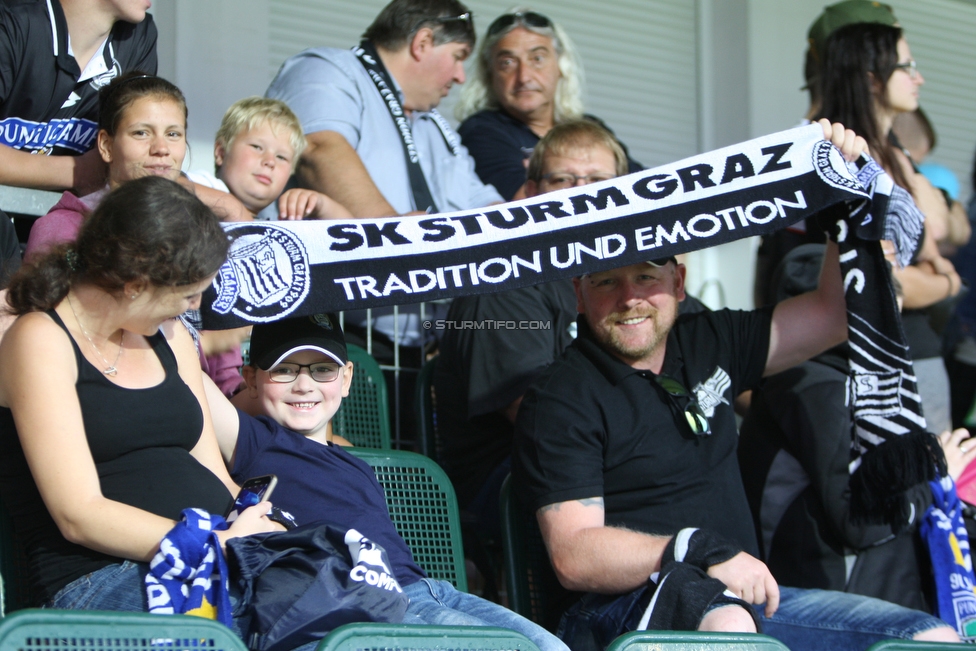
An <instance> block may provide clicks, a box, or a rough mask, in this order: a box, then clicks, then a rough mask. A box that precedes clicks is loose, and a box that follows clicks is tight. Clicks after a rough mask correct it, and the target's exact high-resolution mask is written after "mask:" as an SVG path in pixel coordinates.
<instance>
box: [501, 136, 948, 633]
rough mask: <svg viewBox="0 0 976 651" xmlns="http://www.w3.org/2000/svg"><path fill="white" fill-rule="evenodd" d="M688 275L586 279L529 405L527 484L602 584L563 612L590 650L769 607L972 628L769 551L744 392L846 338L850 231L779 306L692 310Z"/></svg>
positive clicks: (554, 543) (803, 629)
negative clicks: (779, 564) (839, 588)
mask: <svg viewBox="0 0 976 651" xmlns="http://www.w3.org/2000/svg"><path fill="white" fill-rule="evenodd" d="M825 135H826V136H827V137H830V138H831V139H832V140H833V142H834V143H835V144H836V145H838V146H839V147H841V148H842V151H843V153H844V155H845V156H846V157H847V158H848V160H851V159H852V158H853V157H856V155H857V154H858V153H859V149H860V148H861V147H862V146H863V141H862V140H860V139H856V140H855V138H854V136H853V134H852V133H851V132H849V131H848V132H846V133H845V132H844V130H843V128H842V127H840V125H834V127H833V128H831V127H830V126H829V125H828V126H825ZM684 279H685V269H684V266H683V265H680V264H677V263H676V262H675V261H674V259H673V258H669V259H666V260H659V261H656V262H652V263H642V264H636V265H632V266H629V267H624V268H621V269H614V270H610V271H606V272H600V273H595V274H590V275H587V276H583V277H581V278H577V279H576V280H575V281H574V286H575V289H576V296H577V309H578V310H579V312H580V313H581V315H582V316H581V317H580V318H579V321H578V330H579V335H578V338H577V340H576V341H575V342H574V343H573V345H571V346H570V347H569V348H568V349H567V350H566V352H565V353H564V354H563V356H562V357H560V358H559V359H557V360H556V362H554V363H553V364H552V365H551V366H550V367H549V368H548V369H547V370H546V371H545V372H544V373H543V375H542V376H541V377H540V379H539V380H537V381H536V382H535V383H534V384H533V386H532V387H531V388H530V389H529V391H528V392H527V393H526V395H525V398H524V399H523V401H522V404H521V406H520V409H519V414H518V420H517V423H516V436H515V453H514V456H513V478H514V481H515V482H516V485H515V491H514V493H515V494H516V495H519V496H520V497H521V498H522V499H523V501H525V503H526V505H527V506H528V507H530V508H531V509H533V510H534V511H535V512H536V514H537V518H538V521H539V525H540V528H541V530H542V535H543V538H544V539H545V541H546V546H547V548H548V551H549V556H550V558H551V560H552V563H553V567H554V569H555V571H556V574H557V576H558V577H559V580H560V582H561V583H562V584H563V585H564V586H565V587H567V588H569V589H572V590H578V591H582V592H585V593H587V594H586V595H585V596H584V598H583V599H582V600H581V601H580V602H579V603H578V604H576V605H575V606H574V607H573V608H571V609H570V610H569V611H568V612H567V614H566V616H564V619H563V622H562V624H561V626H560V631H559V633H560V635H561V637H563V639H564V641H566V642H567V644H568V645H569V646H570V647H571V648H573V649H574V650H576V651H583V650H591V649H592V650H596V649H602V648H604V647H605V646H606V645H607V644H608V643H609V642H610V641H612V640H613V638H614V637H616V636H617V635H619V634H620V633H622V632H625V631H627V630H633V629H636V628H647V627H650V628H677V629H685V630H687V629H696V628H697V629H700V630H733V631H750V630H752V631H754V630H756V624H757V621H755V620H754V619H753V618H754V616H755V617H757V619H761V620H762V628H763V630H764V631H765V632H767V633H769V634H771V635H773V636H775V637H778V638H780V639H781V640H783V641H785V642H786V643H787V645H788V646H790V647H791V648H793V649H800V648H831V649H859V648H866V647H867V646H869V645H870V644H871V643H873V642H874V641H877V640H880V639H883V638H886V637H906V638H911V637H915V638H918V639H957V638H956V636H955V633H954V631H953V630H952V629H950V628H949V627H948V626H946V625H945V624H944V623H942V622H941V621H940V620H937V619H935V618H933V617H931V616H929V615H926V614H924V613H921V612H917V611H912V610H908V609H904V608H901V607H898V606H893V605H891V604H887V603H886V602H882V601H878V600H870V599H867V598H864V597H857V596H854V595H847V594H843V593H837V592H828V591H808V590H797V589H792V588H783V589H782V590H780V588H779V587H778V586H777V584H776V581H775V580H774V579H773V577H772V575H771V574H770V573H769V570H768V569H767V568H766V566H765V565H763V564H762V563H761V562H760V561H759V560H757V559H756V558H755V556H756V554H757V552H758V550H757V544H756V539H755V532H754V530H753V527H752V523H751V515H750V512H749V507H748V504H747V502H746V498H745V493H744V490H743V487H742V480H741V478H740V476H739V469H738V464H737V461H736V444H737V433H736V428H735V416H734V413H733V410H732V405H731V402H732V399H733V398H734V397H735V396H736V395H737V394H738V393H739V392H741V391H743V390H745V389H748V388H750V387H752V386H753V385H755V384H756V383H757V382H758V381H759V379H760V378H761V377H763V376H764V375H770V374H773V373H776V372H779V371H781V370H784V369H786V368H789V367H791V366H793V365H795V364H797V363H799V362H801V361H803V360H805V359H808V358H809V357H811V356H812V355H814V354H816V353H818V352H820V351H822V350H825V349H826V348H829V347H830V346H833V345H836V344H837V343H839V342H840V341H842V340H843V339H844V338H845V337H846V304H845V301H844V296H843V287H842V284H841V278H840V267H839V262H838V258H837V247H836V245H830V246H829V247H828V252H827V255H826V257H825V262H824V266H823V272H822V275H821V280H820V285H819V287H818V289H817V290H816V291H814V292H810V293H808V294H804V295H802V296H798V297H795V298H792V299H789V300H787V301H784V302H782V303H780V304H778V305H777V306H776V307H775V308H772V307H769V308H765V309H762V310H757V311H754V312H733V311H729V310H720V311H717V312H703V313H698V314H693V315H684V316H682V317H681V318H680V319H678V318H677V315H678V303H679V302H680V301H681V300H683V299H684V297H685V291H684ZM657 573H660V575H657ZM652 575H656V576H654V577H653V578H654V579H655V580H656V581H658V582H659V587H658V589H657V593H654V591H653V586H652V587H650V588H649V587H648V577H651V576H652ZM652 597H653V598H652ZM747 604H755V605H762V604H765V608H764V609H762V611H761V613H760V610H759V609H758V608H757V609H755V611H754V610H753V609H752V608H743V607H740V606H745V605H747Z"/></svg>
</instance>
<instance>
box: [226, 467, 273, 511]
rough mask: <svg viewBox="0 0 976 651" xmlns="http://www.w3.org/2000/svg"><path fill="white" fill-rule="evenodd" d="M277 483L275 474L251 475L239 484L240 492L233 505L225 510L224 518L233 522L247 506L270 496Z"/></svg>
mask: <svg viewBox="0 0 976 651" xmlns="http://www.w3.org/2000/svg"><path fill="white" fill-rule="evenodd" d="M277 485H278V478H277V477H276V476H275V475H261V476H260V477H252V478H250V479H248V480H247V481H246V482H244V485H243V486H241V492H240V493H238V494H237V499H235V500H234V506H232V507H231V508H230V511H228V512H227V516H226V517H225V518H224V519H225V520H227V522H233V521H234V520H236V519H237V516H239V515H240V514H241V512H242V511H243V510H244V509H246V508H247V507H249V506H254V505H255V504H257V503H258V502H263V501H264V500H267V499H269V498H270V497H271V493H272V492H273V491H274V489H275V486H277Z"/></svg>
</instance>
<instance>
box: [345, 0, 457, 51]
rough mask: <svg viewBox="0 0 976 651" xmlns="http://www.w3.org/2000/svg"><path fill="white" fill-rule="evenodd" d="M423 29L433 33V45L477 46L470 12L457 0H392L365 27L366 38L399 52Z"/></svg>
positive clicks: (375, 43) (374, 43) (364, 34)
mask: <svg viewBox="0 0 976 651" xmlns="http://www.w3.org/2000/svg"><path fill="white" fill-rule="evenodd" d="M424 27H430V28H431V29H432V30H434V45H443V44H444V43H454V42H458V43H467V44H468V45H470V46H471V47H474V41H475V31H474V19H473V18H472V16H471V10H470V9H468V8H467V7H465V6H464V5H463V4H461V3H460V2H459V1H458V0H393V2H391V3H390V4H388V5H386V6H385V7H383V9H382V10H381V11H380V13H379V14H378V15H377V16H376V19H375V20H373V24H372V25H370V26H369V27H367V28H366V31H365V32H364V33H363V38H365V39H369V40H370V41H371V42H372V43H373V45H375V46H377V47H381V48H384V49H386V50H390V51H393V52H396V51H398V50H400V49H401V48H403V47H404V46H406V45H408V44H409V43H410V40H411V39H412V38H413V36H414V34H416V33H417V32H419V31H420V30H421V29H422V28H424Z"/></svg>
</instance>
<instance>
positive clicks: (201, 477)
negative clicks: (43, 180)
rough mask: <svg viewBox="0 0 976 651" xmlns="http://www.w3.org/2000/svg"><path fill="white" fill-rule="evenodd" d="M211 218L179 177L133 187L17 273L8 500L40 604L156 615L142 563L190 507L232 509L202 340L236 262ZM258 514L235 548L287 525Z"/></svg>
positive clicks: (4, 435) (3, 396)
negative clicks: (195, 331)
mask: <svg viewBox="0 0 976 651" xmlns="http://www.w3.org/2000/svg"><path fill="white" fill-rule="evenodd" d="M228 247H229V243H228V238H227V236H226V234H225V233H224V231H223V229H222V228H221V227H220V225H219V223H218V222H217V220H216V218H215V217H214V215H213V213H212V212H211V211H210V209H209V208H207V207H206V206H205V205H204V204H203V203H201V202H200V201H199V200H198V199H197V198H196V197H194V196H193V195H192V194H190V193H189V192H187V191H186V190H185V189H183V188H182V187H180V186H179V185H178V184H176V183H174V182H173V181H170V180H167V179H164V178H160V177H158V176H149V177H144V178H140V179H137V180H133V181H130V182H128V183H125V184H122V185H121V186H119V187H118V188H117V189H115V190H113V191H112V192H111V193H110V194H109V195H108V196H107V197H106V198H105V199H104V201H102V202H101V204H100V205H99V206H98V208H97V209H96V210H95V211H94V212H93V213H92V215H91V216H90V217H89V218H87V219H86V220H85V221H84V223H83V224H82V226H81V230H80V231H79V233H78V236H77V239H76V241H75V242H73V243H65V244H58V245H55V246H54V247H53V248H51V249H50V250H49V251H48V252H47V253H46V254H44V255H42V256H39V257H37V258H36V259H34V260H32V261H30V262H28V263H27V264H25V265H24V267H22V268H21V270H20V271H19V272H18V273H17V275H16V276H15V277H14V278H13V280H12V282H11V285H10V287H9V292H8V295H7V301H8V303H9V306H10V309H11V310H12V311H13V312H14V313H15V314H17V315H19V316H18V318H17V320H16V321H15V322H14V324H13V326H12V327H11V328H10V330H9V331H8V332H7V334H6V336H5V337H4V339H3V341H2V343H0V368H2V369H3V372H2V373H0V493H2V495H3V500H4V503H5V505H6V506H7V508H8V510H9V511H10V514H11V517H12V519H13V524H14V529H15V531H16V534H17V537H18V539H19V541H20V542H21V544H22V545H23V547H24V549H25V550H26V552H27V557H28V565H29V578H30V583H31V587H32V589H33V592H34V596H35V598H36V605H38V606H41V605H46V606H50V607H57V608H84V609H101V610H127V611H144V610H146V607H147V603H146V589H145V586H144V585H143V581H144V577H145V574H146V572H147V569H148V565H147V563H148V562H149V561H150V559H152V558H153V556H154V555H155V554H156V552H157V551H158V550H159V545H160V540H161V539H162V538H163V537H164V536H165V535H166V534H167V532H169V531H170V530H171V529H172V528H173V526H174V524H175V522H176V521H177V520H179V519H180V517H181V513H182V511H183V510H184V509H187V508H190V507H197V508H200V509H204V510H206V511H208V512H210V513H216V514H223V513H225V512H226V511H227V509H228V507H229V506H230V505H231V503H232V502H233V495H234V494H235V493H236V492H237V489H238V487H237V486H236V485H235V484H234V482H233V481H232V480H231V478H230V477H229V475H228V474H227V470H226V468H225V467H224V463H223V460H222V459H221V456H220V452H219V450H218V448H217V443H216V439H215V436H214V432H213V427H212V424H211V422H210V415H209V410H208V408H207V403H206V401H205V397H204V390H203V384H202V376H201V373H200V365H199V362H198V360H197V355H196V351H195V349H194V346H193V342H192V340H191V337H190V335H189V333H188V331H187V329H186V327H185V326H184V325H183V324H182V322H181V321H180V320H179V319H176V318H175V317H177V316H179V315H181V314H183V313H184V312H185V311H186V310H188V309H190V308H195V307H197V306H198V305H199V303H200V300H201V293H202V292H203V290H204V288H206V287H207V286H208V285H209V284H210V282H211V280H212V279H213V277H214V275H215V274H216V272H217V269H218V268H219V267H220V265H221V264H223V262H224V260H225V259H226V256H227V251H228ZM268 508H269V505H268V504H267V503H262V504H261V505H258V506H255V507H253V508H251V509H248V510H247V511H245V512H244V514H242V515H241V517H240V518H238V520H236V521H235V522H234V524H233V525H232V526H231V528H230V529H229V530H226V531H221V532H219V533H218V534H217V535H218V537H220V539H221V543H223V542H224V541H225V540H226V539H228V538H231V537H234V536H239V535H246V534H249V533H256V532H259V531H271V530H274V529H277V528H279V527H278V525H275V524H274V523H272V522H271V521H269V520H268V519H267V517H266V515H265V514H267V512H268Z"/></svg>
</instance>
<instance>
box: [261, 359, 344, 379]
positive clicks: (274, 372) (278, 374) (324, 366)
mask: <svg viewBox="0 0 976 651" xmlns="http://www.w3.org/2000/svg"><path fill="white" fill-rule="evenodd" d="M303 368H307V369H308V374H309V376H311V378H312V379H313V380H315V381H316V382H332V381H334V380H335V379H336V378H337V377H339V365H338V364H329V363H328V362H320V363H318V364H294V363H292V362H284V363H282V364H278V365H277V366H275V367H274V368H273V369H271V370H270V371H268V377H270V378H271V381H272V382H278V383H280V384H288V383H289V382H294V381H295V379H296V378H298V376H299V375H300V374H301V372H302V369H303Z"/></svg>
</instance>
